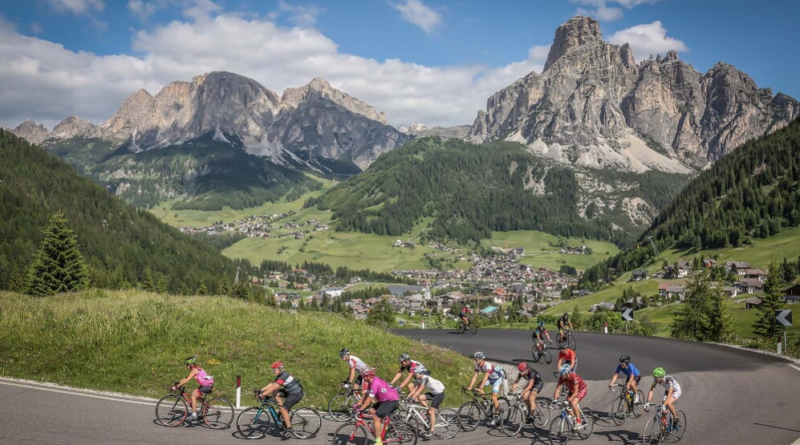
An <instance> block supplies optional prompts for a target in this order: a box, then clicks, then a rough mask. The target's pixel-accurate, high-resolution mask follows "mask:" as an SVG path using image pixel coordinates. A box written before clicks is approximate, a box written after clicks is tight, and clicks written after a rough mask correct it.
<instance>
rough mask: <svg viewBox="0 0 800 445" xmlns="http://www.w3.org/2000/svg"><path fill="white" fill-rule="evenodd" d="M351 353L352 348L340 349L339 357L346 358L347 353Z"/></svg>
mask: <svg viewBox="0 0 800 445" xmlns="http://www.w3.org/2000/svg"><path fill="white" fill-rule="evenodd" d="M349 354H350V350H349V349H347V348H344V349H342V350H341V351H339V357H341V358H344V356H345V355H349Z"/></svg>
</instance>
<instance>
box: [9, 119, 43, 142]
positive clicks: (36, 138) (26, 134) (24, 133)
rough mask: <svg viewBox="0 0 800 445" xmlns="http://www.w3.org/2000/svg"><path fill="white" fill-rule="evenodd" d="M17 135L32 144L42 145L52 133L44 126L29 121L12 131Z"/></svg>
mask: <svg viewBox="0 0 800 445" xmlns="http://www.w3.org/2000/svg"><path fill="white" fill-rule="evenodd" d="M11 132H12V133H14V134H15V135H17V136H19V137H21V138H23V139H25V140H26V141H28V142H30V143H31V144H41V143H42V141H44V140H45V138H47V135H48V134H49V133H50V132H49V131H48V130H47V128H45V127H44V125H41V124H37V123H36V122H34V121H32V120H30V119H28V120H26V121H25V122H23V123H21V124H19V125H17V127H16V128H14V129H13V130H11Z"/></svg>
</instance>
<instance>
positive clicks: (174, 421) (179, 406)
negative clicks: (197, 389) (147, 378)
mask: <svg viewBox="0 0 800 445" xmlns="http://www.w3.org/2000/svg"><path fill="white" fill-rule="evenodd" d="M188 414H189V407H188V406H187V405H186V401H184V400H183V399H182V398H181V397H179V396H177V395H175V394H170V395H167V396H164V397H163V398H162V399H161V400H159V401H158V403H157V404H156V421H157V422H158V423H160V424H161V425H164V426H172V427H174V426H178V425H180V424H182V423H183V421H184V420H186V416H187V415H188Z"/></svg>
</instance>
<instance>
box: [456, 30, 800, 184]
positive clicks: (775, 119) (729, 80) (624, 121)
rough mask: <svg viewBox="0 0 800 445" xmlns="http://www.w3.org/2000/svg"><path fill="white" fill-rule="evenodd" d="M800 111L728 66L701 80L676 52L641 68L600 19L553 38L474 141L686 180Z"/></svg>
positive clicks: (478, 123) (480, 125) (503, 94)
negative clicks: (541, 60) (538, 65)
mask: <svg viewBox="0 0 800 445" xmlns="http://www.w3.org/2000/svg"><path fill="white" fill-rule="evenodd" d="M798 113H800V103H798V102H797V101H796V100H795V99H793V98H791V97H788V96H786V95H783V94H778V95H777V96H773V95H772V92H771V90H769V89H760V88H758V87H757V86H756V84H755V82H754V81H753V80H752V79H751V78H750V77H749V76H747V75H746V74H744V73H742V72H740V71H738V70H736V68H734V67H733V66H731V65H727V64H722V63H720V64H717V65H716V66H714V67H713V68H712V69H711V70H709V72H708V73H706V74H705V75H703V74H701V73H699V72H697V71H696V70H695V69H694V68H693V67H692V66H691V65H689V64H687V63H685V62H683V61H681V60H680V59H679V58H678V53H677V52H674V51H671V52H669V53H667V55H666V57H663V58H662V57H661V56H660V55H659V56H658V57H657V58H655V59H650V60H646V61H644V62H642V63H640V64H638V65H637V64H636V62H635V60H634V57H633V51H632V50H631V48H630V46H629V45H628V44H625V45H622V46H618V45H611V44H608V43H606V42H605V41H603V39H602V34H601V32H600V26H599V24H598V23H597V21H595V20H593V19H591V18H588V17H574V18H572V19H570V20H569V21H568V22H566V23H564V24H563V25H561V26H560V27H559V28H558V30H556V33H555V39H554V40H553V45H552V46H551V48H550V53H549V55H548V58H547V63H546V64H545V69H544V71H543V72H542V73H541V74H537V73H530V74H528V75H527V76H525V77H523V78H522V79H519V80H518V81H516V82H515V83H513V84H512V85H510V86H508V87H507V88H505V89H504V90H502V91H500V92H498V93H496V94H495V95H494V96H492V97H490V98H489V99H488V101H487V105H486V112H483V111H481V112H479V113H478V117H477V118H476V119H475V122H474V123H473V125H472V128H471V130H470V134H469V139H470V140H471V141H474V142H486V141H491V140H498V139H505V140H511V141H517V142H520V143H523V144H525V145H526V146H527V147H528V149H529V150H530V151H532V152H534V153H537V154H539V155H541V156H544V157H548V158H551V159H554V160H556V161H558V162H562V163H567V164H573V165H577V166H583V167H592V168H614V169H622V170H629V171H645V170H649V169H656V170H663V171H669V172H676V173H685V172H689V171H690V168H702V167H703V166H704V165H706V164H707V163H708V162H709V161H714V160H716V159H718V158H719V157H720V156H723V155H724V154H725V153H727V152H729V151H730V150H732V149H734V148H735V147H736V146H738V145H739V144H741V143H743V142H744V141H745V140H747V139H750V138H753V137H757V136H760V135H763V134H764V133H768V132H771V131H774V130H775V129H778V128H780V127H782V126H784V125H786V124H787V123H788V122H789V121H790V120H792V119H793V118H795V117H796V116H797V115H798Z"/></svg>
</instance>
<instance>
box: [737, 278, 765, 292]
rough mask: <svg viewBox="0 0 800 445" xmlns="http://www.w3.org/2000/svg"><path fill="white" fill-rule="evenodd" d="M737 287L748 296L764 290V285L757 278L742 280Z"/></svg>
mask: <svg viewBox="0 0 800 445" xmlns="http://www.w3.org/2000/svg"><path fill="white" fill-rule="evenodd" d="M736 285H737V286H739V289H741V291H742V292H743V293H746V294H754V293H756V292H761V291H763V290H764V283H762V282H761V281H758V279H756V278H740V279H739V281H738V282H737V283H736Z"/></svg>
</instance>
